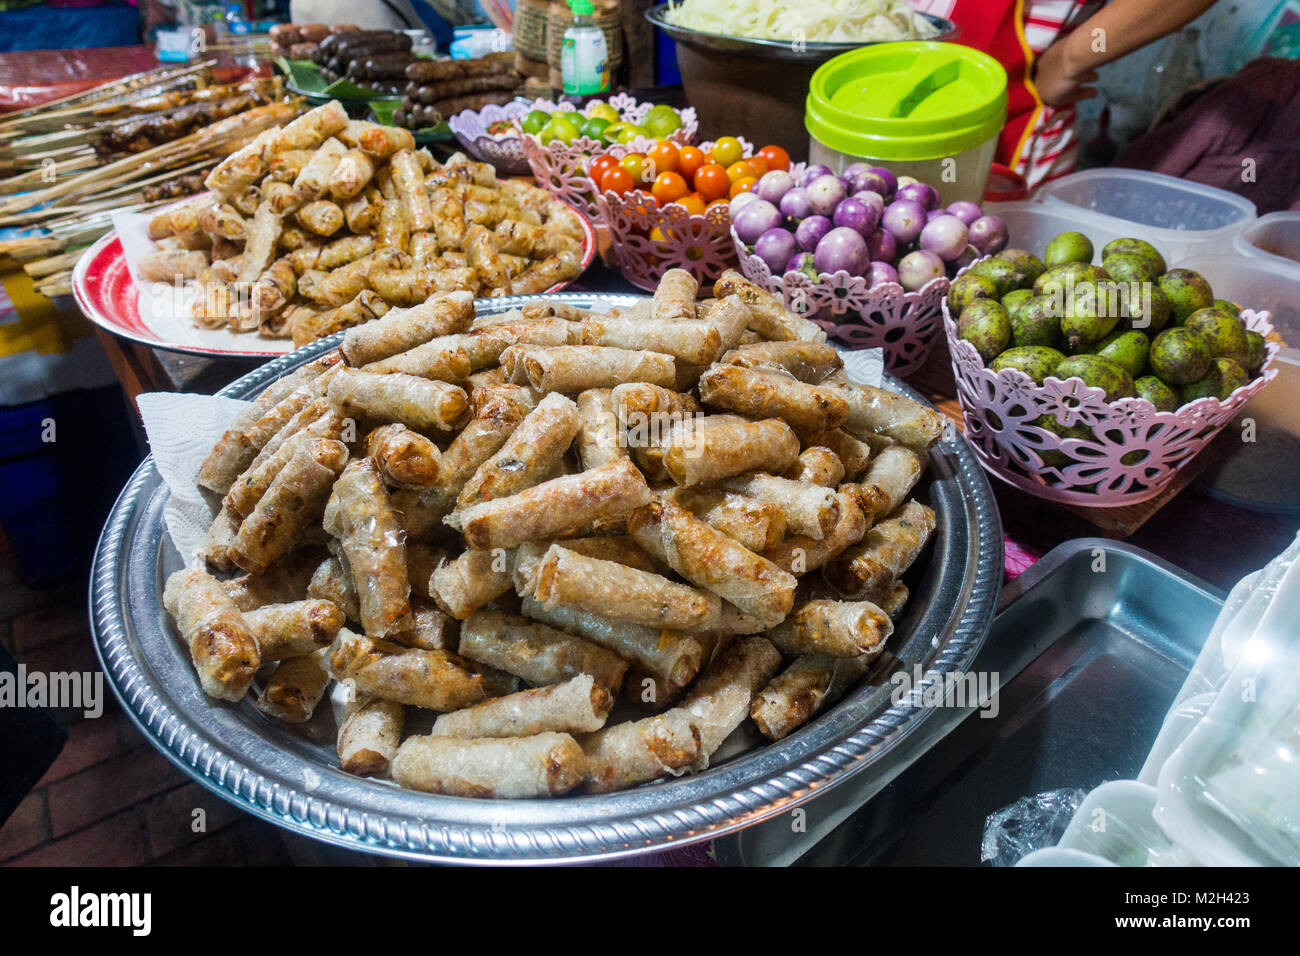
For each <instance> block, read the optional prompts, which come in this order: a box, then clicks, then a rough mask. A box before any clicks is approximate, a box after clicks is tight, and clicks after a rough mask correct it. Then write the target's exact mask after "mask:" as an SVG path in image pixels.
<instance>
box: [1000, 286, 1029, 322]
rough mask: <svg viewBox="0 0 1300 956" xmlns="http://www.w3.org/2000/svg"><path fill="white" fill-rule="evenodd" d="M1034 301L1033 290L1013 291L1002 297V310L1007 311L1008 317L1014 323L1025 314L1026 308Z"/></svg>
mask: <svg viewBox="0 0 1300 956" xmlns="http://www.w3.org/2000/svg"><path fill="white" fill-rule="evenodd" d="M1033 299H1034V292H1033V290H1032V289H1012V290H1011V291H1010V292H1008V293H1007V294H1006V295H1004V296H1003V297H1002V308H1004V309H1006V310H1007V315H1008V316H1010V317H1011V321H1012V322H1014V321H1015V320H1016V316H1017V315H1018V314H1019V313H1021V312H1023V311H1024V310H1025V306H1027V305H1028V304H1029V303H1030V302H1032V301H1033Z"/></svg>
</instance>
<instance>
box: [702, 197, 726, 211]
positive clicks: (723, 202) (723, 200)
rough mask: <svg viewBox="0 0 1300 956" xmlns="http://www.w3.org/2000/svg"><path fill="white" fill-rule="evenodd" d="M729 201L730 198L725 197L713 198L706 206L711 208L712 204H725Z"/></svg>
mask: <svg viewBox="0 0 1300 956" xmlns="http://www.w3.org/2000/svg"><path fill="white" fill-rule="evenodd" d="M730 203H731V200H730V199H726V198H723V199H715V200H713V201H712V202H711V203H709V205H708V207H707V208H709V209H712V208H713V207H714V206H726V205H729V204H730Z"/></svg>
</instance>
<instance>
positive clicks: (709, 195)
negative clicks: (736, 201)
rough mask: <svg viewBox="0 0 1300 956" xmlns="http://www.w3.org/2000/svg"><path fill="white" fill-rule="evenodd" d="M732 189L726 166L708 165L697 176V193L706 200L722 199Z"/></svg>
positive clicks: (700, 169)
mask: <svg viewBox="0 0 1300 956" xmlns="http://www.w3.org/2000/svg"><path fill="white" fill-rule="evenodd" d="M730 189H731V177H729V176H728V175H727V170H726V167H725V166H720V165H719V164H717V163H707V164H705V165H703V166H701V167H700V168H699V170H698V171H697V172H696V174H695V191H696V192H697V193H699V194H700V196H701V197H702V198H704V199H710V200H711V199H721V198H722V197H723V196H725V195H727V192H728V190H730Z"/></svg>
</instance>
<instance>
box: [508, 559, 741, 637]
mask: <svg viewBox="0 0 1300 956" xmlns="http://www.w3.org/2000/svg"><path fill="white" fill-rule="evenodd" d="M533 597H535V598H536V599H537V600H538V601H541V602H542V604H543V605H545V606H547V607H553V606H555V605H564V606H567V607H573V608H577V609H578V610H582V611H587V612H589V613H592V614H597V613H599V614H603V615H605V616H606V617H609V618H612V619H614V620H616V621H627V622H629V623H632V624H644V625H646V626H651V627H664V628H670V629H674V630H683V629H687V628H695V627H705V626H707V625H708V624H709V623H710V622H712V621H716V620H717V619H718V618H719V617H720V616H721V615H722V603H721V599H720V598H719V597H718V596H717V595H716V594H710V593H708V592H706V591H700V590H697V589H696V588H692V587H688V586H686V585H684V584H676V583H674V582H672V581H670V580H668V579H667V578H665V577H663V576H662V575H659V574H655V573H654V572H650V571H639V570H637V569H636V568H629V567H628V566H626V565H623V564H619V563H618V562H616V561H605V560H602V559H600V558H592V557H588V556H587V555H584V554H578V553H576V552H574V551H569V550H568V549H567V548H564V547H562V546H560V545H558V544H554V545H551V548H550V550H549V551H547V553H546V555H545V557H544V558H543V559H542V563H541V564H540V565H539V566H538V568H537V583H536V587H535V590H534V592H533Z"/></svg>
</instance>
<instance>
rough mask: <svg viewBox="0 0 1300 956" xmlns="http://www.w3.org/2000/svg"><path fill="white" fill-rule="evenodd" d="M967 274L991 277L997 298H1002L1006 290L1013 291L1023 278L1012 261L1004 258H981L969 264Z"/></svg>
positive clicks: (1018, 286)
mask: <svg viewBox="0 0 1300 956" xmlns="http://www.w3.org/2000/svg"><path fill="white" fill-rule="evenodd" d="M966 274H967V275H976V276H983V277H984V278H986V279H991V280H992V281H993V284H994V285H995V286H997V290H998V296H997V297H998V298H999V299H1000V298H1002V297H1003V296H1004V295H1006V294H1007V293H1008V292H1014V291H1015V290H1016V289H1018V288H1020V282H1021V280H1022V279H1023V278H1024V276H1023V275H1021V273H1020V270H1019V269H1017V268H1016V266H1015V265H1014V264H1013V263H1010V262H1007V261H1006V260H1005V259H996V258H995V259H982V260H980V261H979V262H977V263H975V265H973V266H971V267H970V269H968V270H967V272H966Z"/></svg>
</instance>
